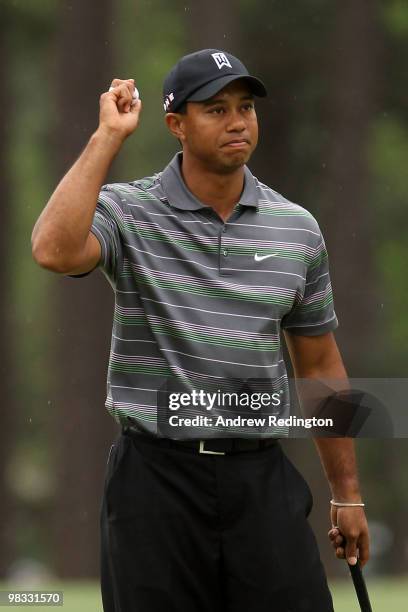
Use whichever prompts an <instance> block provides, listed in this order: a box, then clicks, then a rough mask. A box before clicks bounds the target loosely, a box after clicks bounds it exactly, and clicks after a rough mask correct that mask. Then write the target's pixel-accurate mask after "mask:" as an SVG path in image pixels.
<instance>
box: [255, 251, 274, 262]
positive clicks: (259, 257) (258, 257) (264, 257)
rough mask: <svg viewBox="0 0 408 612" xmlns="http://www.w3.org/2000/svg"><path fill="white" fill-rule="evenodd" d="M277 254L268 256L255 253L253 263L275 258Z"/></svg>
mask: <svg viewBox="0 0 408 612" xmlns="http://www.w3.org/2000/svg"><path fill="white" fill-rule="evenodd" d="M278 255H279V253H270V254H269V255H258V253H255V258H254V259H255V261H263V260H264V259H268V257H277V256H278Z"/></svg>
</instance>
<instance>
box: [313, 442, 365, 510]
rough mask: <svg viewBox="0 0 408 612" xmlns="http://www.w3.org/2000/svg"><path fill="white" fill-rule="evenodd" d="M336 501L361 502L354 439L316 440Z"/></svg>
mask: <svg viewBox="0 0 408 612" xmlns="http://www.w3.org/2000/svg"><path fill="white" fill-rule="evenodd" d="M314 443H315V445H316V448H317V451H318V453H319V456H320V460H321V462H322V465H323V468H324V471H325V473H326V477H327V480H328V483H329V486H330V490H331V493H332V497H333V499H334V500H335V501H344V502H361V494H360V487H359V481H358V474H357V461H356V455H355V449H354V440H353V439H352V438H314Z"/></svg>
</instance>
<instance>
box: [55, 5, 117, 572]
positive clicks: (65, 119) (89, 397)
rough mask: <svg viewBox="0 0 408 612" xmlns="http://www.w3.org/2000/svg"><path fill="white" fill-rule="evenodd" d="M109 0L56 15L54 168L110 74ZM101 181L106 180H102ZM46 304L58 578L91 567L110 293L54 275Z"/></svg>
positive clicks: (80, 141) (73, 153) (79, 135)
mask: <svg viewBox="0 0 408 612" xmlns="http://www.w3.org/2000/svg"><path fill="white" fill-rule="evenodd" d="M113 5H114V3H113V1H112V0H101V2H99V3H98V6H97V10H95V5H94V4H93V3H92V2H83V0H69V1H66V2H63V3H62V4H61V9H60V13H59V17H58V26H59V31H58V37H57V65H56V85H57V90H56V101H57V112H58V121H57V127H56V131H55V138H54V139H53V143H52V147H51V151H52V155H53V156H55V157H56V160H57V173H58V175H59V176H62V175H63V174H64V173H65V172H66V171H67V170H68V168H69V167H70V166H71V165H72V164H73V162H74V161H75V159H76V157H77V156H78V155H79V153H80V151H81V149H82V148H83V147H84V145H85V144H86V142H87V140H88V139H89V137H90V135H91V133H92V132H93V131H94V130H95V129H96V127H97V125H98V115H99V94H100V93H102V92H103V91H106V90H107V88H108V87H109V85H110V81H111V78H112V72H113V49H112V24H113V18H114V16H113ZM106 182H108V180H107V181H106ZM53 287H54V290H55V291H56V295H55V299H54V300H53V307H54V309H55V310H54V313H55V319H54V320H55V323H56V325H57V328H58V333H57V335H56V338H55V361H56V365H57V367H56V368H55V374H56V376H57V382H56V385H55V393H56V396H55V397H56V400H55V405H54V414H53V416H54V424H55V431H54V439H53V441H52V442H53V447H54V451H55V461H56V464H55V465H56V477H57V490H56V495H55V505H54V511H55V514H54V516H55V518H54V523H53V528H54V543H55V548H54V551H55V552H54V555H55V567H56V569H57V572H58V575H59V576H61V577H90V576H95V575H96V574H97V573H98V557H97V554H96V553H97V550H98V545H99V535H98V525H99V504H100V499H101V494H102V479H103V469H104V466H105V463H106V456H107V449H108V444H109V441H110V440H112V437H113V435H114V432H115V425H114V422H113V419H112V418H111V417H110V416H109V415H108V414H107V413H106V410H105V407H104V402H105V389H106V384H105V380H106V369H107V362H108V351H109V344H110V330H111V325H112V312H113V306H112V293H111V291H110V288H109V286H108V284H107V283H106V281H105V279H104V278H103V277H102V275H101V274H100V273H97V272H94V273H93V274H91V275H90V276H89V277H88V278H86V279H81V280H80V279H70V278H67V277H60V278H56V279H55V280H54V283H53Z"/></svg>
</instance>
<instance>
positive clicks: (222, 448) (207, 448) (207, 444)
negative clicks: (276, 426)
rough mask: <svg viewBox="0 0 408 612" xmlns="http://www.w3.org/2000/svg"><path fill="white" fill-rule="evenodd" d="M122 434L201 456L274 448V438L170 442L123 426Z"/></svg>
mask: <svg viewBox="0 0 408 612" xmlns="http://www.w3.org/2000/svg"><path fill="white" fill-rule="evenodd" d="M122 433H123V434H125V435H128V436H132V437H135V438H138V439H139V440H140V439H142V440H143V441H146V442H150V443H152V444H155V445H157V446H161V447H164V448H180V447H187V448H191V449H193V450H195V451H196V452H197V453H199V454H202V455H230V454H234V453H241V452H245V451H256V450H261V449H262V448H267V447H268V446H275V445H276V444H277V443H278V441H277V439H276V438H261V439H259V438H258V439H251V438H210V439H208V440H170V439H169V438H156V437H154V436H149V435H146V434H142V433H141V432H140V431H139V430H137V429H136V428H135V427H130V426H125V427H123V429H122Z"/></svg>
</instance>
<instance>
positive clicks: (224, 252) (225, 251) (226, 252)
mask: <svg viewBox="0 0 408 612" xmlns="http://www.w3.org/2000/svg"><path fill="white" fill-rule="evenodd" d="M222 254H223V255H224V257H226V256H227V255H228V251H227V249H224V251H223V252H222Z"/></svg>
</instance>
